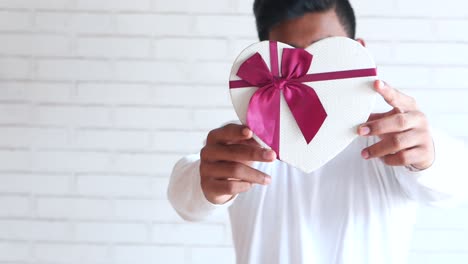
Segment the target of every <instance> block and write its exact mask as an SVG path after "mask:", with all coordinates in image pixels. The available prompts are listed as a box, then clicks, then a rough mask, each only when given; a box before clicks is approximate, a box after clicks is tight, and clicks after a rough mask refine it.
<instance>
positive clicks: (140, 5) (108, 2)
mask: <svg viewBox="0 0 468 264" xmlns="http://www.w3.org/2000/svg"><path fill="white" fill-rule="evenodd" d="M76 5H77V8H78V9H84V10H103V11H108V10H125V11H130V10H132V11H133V10H139V11H147V10H149V9H150V7H151V0H135V1H126V0H117V1H115V0H78V1H77V3H76Z"/></svg>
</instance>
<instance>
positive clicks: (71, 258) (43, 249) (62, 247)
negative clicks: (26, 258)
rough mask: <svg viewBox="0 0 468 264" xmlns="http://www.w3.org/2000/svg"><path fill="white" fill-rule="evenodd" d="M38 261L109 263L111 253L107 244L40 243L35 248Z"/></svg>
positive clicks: (34, 255)
mask: <svg viewBox="0 0 468 264" xmlns="http://www.w3.org/2000/svg"><path fill="white" fill-rule="evenodd" d="M32 252H33V253H32V255H33V257H34V259H35V260H37V261H44V262H45V261H49V262H53V263H69V262H73V263H108V262H109V261H110V253H109V249H108V247H107V246H103V245H85V244H59V243H40V244H36V245H35V246H34V248H33V251H32Z"/></svg>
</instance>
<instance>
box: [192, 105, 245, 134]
mask: <svg viewBox="0 0 468 264" xmlns="http://www.w3.org/2000/svg"><path fill="white" fill-rule="evenodd" d="M238 120H239V118H238V117H237V115H236V113H235V111H234V109H232V108H230V109H210V110H197V111H195V112H194V121H193V126H194V127H196V128H198V129H204V130H207V131H209V130H212V129H215V128H217V127H220V126H222V125H223V124H226V123H228V122H229V123H232V122H238Z"/></svg>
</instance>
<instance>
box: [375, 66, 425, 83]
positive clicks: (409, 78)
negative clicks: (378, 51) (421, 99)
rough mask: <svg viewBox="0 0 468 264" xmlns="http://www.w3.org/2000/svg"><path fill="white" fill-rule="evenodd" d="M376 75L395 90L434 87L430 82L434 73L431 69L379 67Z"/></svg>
mask: <svg viewBox="0 0 468 264" xmlns="http://www.w3.org/2000/svg"><path fill="white" fill-rule="evenodd" d="M378 73H379V78H380V79H382V80H385V81H386V82H388V83H389V84H390V85H391V86H393V87H395V88H397V89H402V88H411V89H415V88H423V89H428V88H432V87H434V84H433V82H432V78H433V73H434V71H433V69H431V68H427V67H416V66H401V65H399V66H397V65H392V66H389V65H381V66H379V68H378Z"/></svg>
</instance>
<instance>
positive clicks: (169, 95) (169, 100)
mask: <svg viewBox="0 0 468 264" xmlns="http://www.w3.org/2000/svg"><path fill="white" fill-rule="evenodd" d="M153 92H154V94H155V99H154V100H153V102H154V103H156V104H157V105H160V106H183V107H190V106H194V107H213V106H222V107H230V106H232V103H231V97H230V94H229V89H228V88H227V84H225V85H224V87H223V85H215V86H213V85H186V86H185V85H156V86H155V87H154V88H153Z"/></svg>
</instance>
